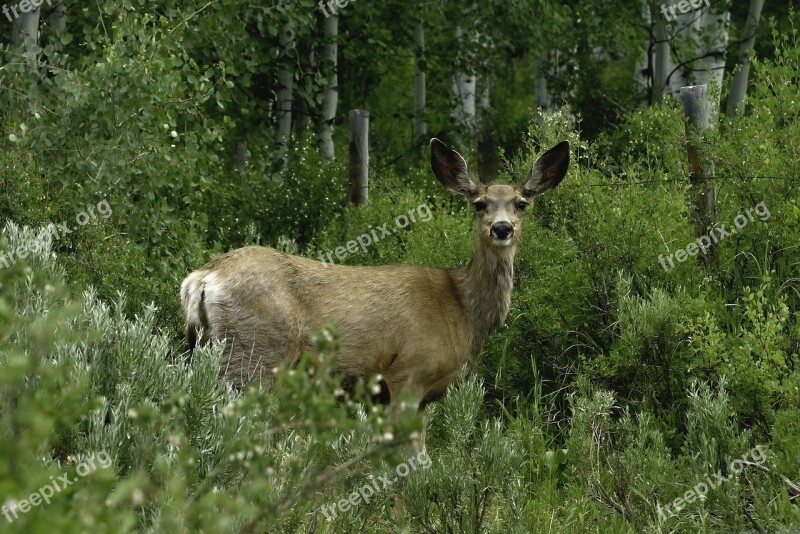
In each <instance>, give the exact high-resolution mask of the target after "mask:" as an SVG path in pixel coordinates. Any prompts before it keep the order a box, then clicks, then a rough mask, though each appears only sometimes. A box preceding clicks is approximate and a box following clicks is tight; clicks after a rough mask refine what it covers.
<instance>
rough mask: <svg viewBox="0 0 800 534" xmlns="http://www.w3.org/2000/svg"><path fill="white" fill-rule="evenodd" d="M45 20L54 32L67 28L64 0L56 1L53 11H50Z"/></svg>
mask: <svg viewBox="0 0 800 534" xmlns="http://www.w3.org/2000/svg"><path fill="white" fill-rule="evenodd" d="M47 22H48V23H49V24H50V26H52V28H53V30H55V32H56V34H62V33H64V30H66V29H67V12H66V8H65V7H64V0H60V1H57V2H56V5H55V6H53V12H52V13H50V17H49V18H48V19H47Z"/></svg>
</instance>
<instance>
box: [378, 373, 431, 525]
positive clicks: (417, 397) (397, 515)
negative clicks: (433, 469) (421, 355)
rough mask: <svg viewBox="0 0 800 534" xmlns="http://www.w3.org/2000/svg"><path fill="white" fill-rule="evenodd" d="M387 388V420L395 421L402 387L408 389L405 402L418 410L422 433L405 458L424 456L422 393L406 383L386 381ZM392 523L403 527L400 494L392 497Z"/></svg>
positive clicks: (400, 403) (399, 409)
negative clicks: (388, 396) (408, 392)
mask: <svg viewBox="0 0 800 534" xmlns="http://www.w3.org/2000/svg"><path fill="white" fill-rule="evenodd" d="M386 383H387V385H388V387H389V394H390V396H391V401H390V403H389V418H390V419H391V420H396V419H397V417H399V414H400V412H401V411H402V409H401V406H402V403H403V401H401V400H400V393H401V391H403V389H404V388H403V386H405V389H408V390H409V391H410V392H411V398H410V399H409V400H407V401H405V402H412V403H413V405H414V406H415V407H417V409H418V410H419V413H420V415H421V416H422V432H420V435H419V436H417V437H416V438H414V439H412V440H411V443H410V444H409V445H408V447H407V448H406V451H407V452H406V455H407V457H412V456H413V457H416V456H418V455H419V454H425V426H426V425H425V423H426V421H425V410H424V407H423V406H422V404H421V402H422V394H423V391H422V390H420V389H419V388H415V387H414V386H413V384H410V383H406V384H403V385H402V386H400V385H398V384H397V383H392V382H391V381H389V380H387V381H386ZM393 515H394V521H395V525H397V527H398V529H399V528H400V527H402V526H404V525H405V507H404V506H403V497H402V496H400V494H399V493H398V494H396V495H395V497H394V510H393Z"/></svg>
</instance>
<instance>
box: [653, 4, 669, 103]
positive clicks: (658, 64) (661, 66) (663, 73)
mask: <svg viewBox="0 0 800 534" xmlns="http://www.w3.org/2000/svg"><path fill="white" fill-rule="evenodd" d="M653 36H654V38H655V43H654V48H655V53H654V54H653V55H654V58H653V104H655V103H657V102H658V101H659V100H660V99H661V95H662V94H663V93H664V89H665V88H666V87H667V76H669V72H670V70H672V69H671V67H672V58H671V56H670V43H669V36H668V35H667V22H666V20H664V18H663V16H661V14H660V13H659V14H657V15H656V19H655V21H654V25H653Z"/></svg>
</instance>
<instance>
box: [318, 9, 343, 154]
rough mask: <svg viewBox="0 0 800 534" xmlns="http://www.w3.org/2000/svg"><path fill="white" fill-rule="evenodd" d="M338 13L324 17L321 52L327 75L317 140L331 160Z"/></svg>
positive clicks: (335, 91)
mask: <svg viewBox="0 0 800 534" xmlns="http://www.w3.org/2000/svg"><path fill="white" fill-rule="evenodd" d="M338 36H339V15H331V16H330V17H328V18H326V19H325V47H324V49H323V52H322V64H323V68H324V72H326V73H327V75H328V85H327V87H326V88H325V99H324V101H323V103H322V126H321V128H320V134H319V140H320V149H321V154H322V159H324V160H327V161H332V160H333V158H334V157H335V152H334V146H333V121H334V120H335V119H336V105H337V104H338V102H339V76H338V74H337V70H338V48H339V45H338V44H337V42H336V40H337V38H338Z"/></svg>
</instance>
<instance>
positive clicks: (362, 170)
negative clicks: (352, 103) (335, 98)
mask: <svg viewBox="0 0 800 534" xmlns="http://www.w3.org/2000/svg"><path fill="white" fill-rule="evenodd" d="M348 175H349V178H350V202H352V203H353V204H355V205H356V206H363V205H365V204H366V203H367V200H368V196H369V111H363V110H360V109H353V110H350V168H349V172H348Z"/></svg>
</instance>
